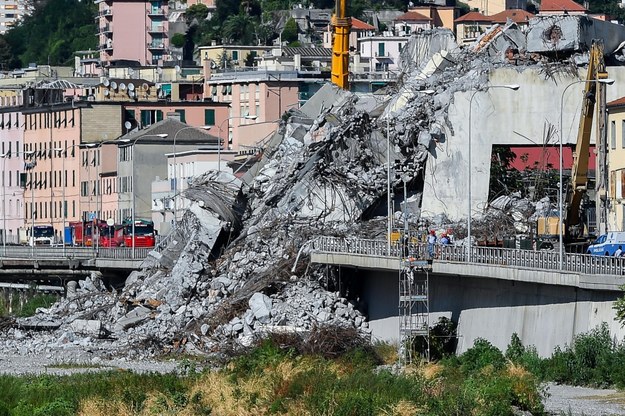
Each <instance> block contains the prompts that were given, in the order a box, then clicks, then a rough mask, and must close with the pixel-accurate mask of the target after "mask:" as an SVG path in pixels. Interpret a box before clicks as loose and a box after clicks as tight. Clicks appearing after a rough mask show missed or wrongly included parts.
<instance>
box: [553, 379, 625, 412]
mask: <svg viewBox="0 0 625 416" xmlns="http://www.w3.org/2000/svg"><path fill="white" fill-rule="evenodd" d="M547 392H548V393H549V396H548V397H547V398H546V399H545V410H546V411H547V412H549V413H550V414H553V415H565V416H569V415H570V416H582V415H585V416H617V415H618V416H620V415H625V405H624V404H625V392H619V391H617V390H611V389H593V388H588V387H575V386H565V385H559V384H554V383H548V384H547Z"/></svg>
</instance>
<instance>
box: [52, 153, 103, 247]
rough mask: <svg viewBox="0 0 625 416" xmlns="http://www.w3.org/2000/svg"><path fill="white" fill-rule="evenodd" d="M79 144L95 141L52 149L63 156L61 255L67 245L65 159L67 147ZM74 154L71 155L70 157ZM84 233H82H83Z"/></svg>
mask: <svg viewBox="0 0 625 416" xmlns="http://www.w3.org/2000/svg"><path fill="white" fill-rule="evenodd" d="M81 146H82V147H83V148H91V147H94V146H95V143H75V144H71V145H69V146H66V147H56V148H54V149H53V150H54V151H55V152H58V153H59V154H61V155H62V156H63V161H62V163H61V164H62V166H61V169H62V172H63V176H62V177H61V184H62V188H61V190H62V198H63V205H62V207H61V217H63V230H62V231H61V235H62V237H63V238H62V240H63V256H65V254H66V248H65V246H66V245H67V241H65V237H66V235H65V224H66V220H67V198H66V190H65V188H67V172H66V171H65V159H67V151H68V150H69V149H73V148H75V147H78V148H79V149H80V148H81ZM73 157H75V156H72V158H73ZM83 235H84V234H83Z"/></svg>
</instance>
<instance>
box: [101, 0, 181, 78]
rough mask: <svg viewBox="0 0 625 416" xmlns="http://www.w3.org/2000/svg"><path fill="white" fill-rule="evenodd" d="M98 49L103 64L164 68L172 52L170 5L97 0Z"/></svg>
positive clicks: (161, 0)
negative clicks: (123, 62) (118, 62)
mask: <svg viewBox="0 0 625 416" xmlns="http://www.w3.org/2000/svg"><path fill="white" fill-rule="evenodd" d="M96 4H97V5H98V14H97V16H96V22H97V27H98V33H97V36H98V50H99V51H100V61H101V62H102V63H103V65H105V66H106V65H107V64H110V62H111V61H114V60H130V61H136V62H139V64H141V65H162V64H163V62H165V61H169V60H171V59H172V57H171V54H170V52H169V36H168V31H169V22H168V20H167V14H168V2H167V1H165V0H153V1H133V0H96Z"/></svg>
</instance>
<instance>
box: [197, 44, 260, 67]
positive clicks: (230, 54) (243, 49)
mask: <svg viewBox="0 0 625 416" xmlns="http://www.w3.org/2000/svg"><path fill="white" fill-rule="evenodd" d="M198 50H199V52H200V59H201V60H202V61H205V60H207V59H209V60H211V61H213V62H214V63H215V65H216V68H215V69H217V68H220V67H221V66H222V65H224V64H226V66H227V68H221V69H233V68H235V67H244V66H245V60H246V59H247V57H248V55H252V56H254V57H256V56H263V54H265V52H270V51H271V47H270V46H243V45H211V46H200V47H198ZM224 58H225V62H224Z"/></svg>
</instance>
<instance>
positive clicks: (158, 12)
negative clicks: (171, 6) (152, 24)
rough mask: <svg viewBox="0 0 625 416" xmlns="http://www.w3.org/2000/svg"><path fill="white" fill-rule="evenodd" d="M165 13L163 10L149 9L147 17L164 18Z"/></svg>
mask: <svg viewBox="0 0 625 416" xmlns="http://www.w3.org/2000/svg"><path fill="white" fill-rule="evenodd" d="M166 14H167V12H166V11H165V10H164V9H150V10H148V16H150V17H151V18H164V17H165V15H166Z"/></svg>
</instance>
